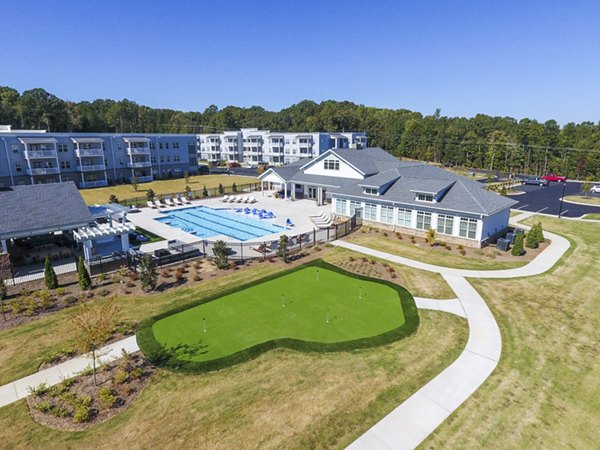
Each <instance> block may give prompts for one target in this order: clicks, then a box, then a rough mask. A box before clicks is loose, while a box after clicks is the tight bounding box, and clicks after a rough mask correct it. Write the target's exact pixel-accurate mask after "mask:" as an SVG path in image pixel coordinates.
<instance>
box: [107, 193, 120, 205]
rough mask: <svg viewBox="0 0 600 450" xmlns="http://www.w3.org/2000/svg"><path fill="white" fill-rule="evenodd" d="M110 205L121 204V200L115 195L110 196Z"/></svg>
mask: <svg viewBox="0 0 600 450" xmlns="http://www.w3.org/2000/svg"><path fill="white" fill-rule="evenodd" d="M108 203H119V198H118V197H117V196H116V195H115V194H110V197H108Z"/></svg>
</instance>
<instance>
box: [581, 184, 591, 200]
mask: <svg viewBox="0 0 600 450" xmlns="http://www.w3.org/2000/svg"><path fill="white" fill-rule="evenodd" d="M591 190H592V183H590V182H589V181H584V182H583V183H582V184H581V192H583V195H584V196H585V197H587V196H588V194H589V193H590V191H591Z"/></svg>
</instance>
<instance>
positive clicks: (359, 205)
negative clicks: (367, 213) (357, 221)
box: [350, 200, 362, 216]
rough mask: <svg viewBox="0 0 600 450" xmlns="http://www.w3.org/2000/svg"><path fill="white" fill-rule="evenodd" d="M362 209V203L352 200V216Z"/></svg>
mask: <svg viewBox="0 0 600 450" xmlns="http://www.w3.org/2000/svg"><path fill="white" fill-rule="evenodd" d="M361 208H362V203H361V202H356V201H354V200H350V216H353V215H354V214H355V213H356V210H357V209H361Z"/></svg>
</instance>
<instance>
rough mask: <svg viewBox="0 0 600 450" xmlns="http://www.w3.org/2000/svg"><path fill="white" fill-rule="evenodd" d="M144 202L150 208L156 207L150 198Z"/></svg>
mask: <svg viewBox="0 0 600 450" xmlns="http://www.w3.org/2000/svg"><path fill="white" fill-rule="evenodd" d="M146 204H147V205H148V207H150V208H152V209H156V205H155V204H154V202H151V201H150V200H148V201H147V202H146Z"/></svg>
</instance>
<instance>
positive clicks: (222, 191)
mask: <svg viewBox="0 0 600 450" xmlns="http://www.w3.org/2000/svg"><path fill="white" fill-rule="evenodd" d="M224 192H225V188H223V185H222V184H221V183H219V194H221V195H223V193H224Z"/></svg>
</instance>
